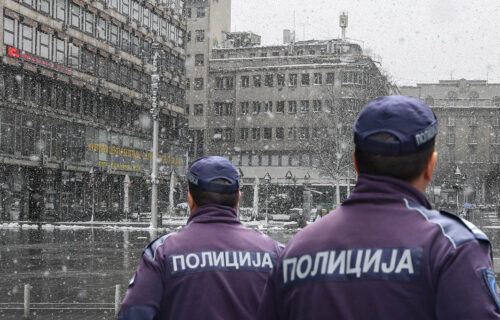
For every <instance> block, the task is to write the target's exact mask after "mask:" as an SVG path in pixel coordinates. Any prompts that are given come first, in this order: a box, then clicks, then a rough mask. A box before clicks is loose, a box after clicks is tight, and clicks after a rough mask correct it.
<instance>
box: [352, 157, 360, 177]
mask: <svg viewBox="0 0 500 320" xmlns="http://www.w3.org/2000/svg"><path fill="white" fill-rule="evenodd" d="M352 162H353V163H354V170H356V174H357V175H358V176H359V169H358V162H357V161H356V153H355V152H353V153H352Z"/></svg>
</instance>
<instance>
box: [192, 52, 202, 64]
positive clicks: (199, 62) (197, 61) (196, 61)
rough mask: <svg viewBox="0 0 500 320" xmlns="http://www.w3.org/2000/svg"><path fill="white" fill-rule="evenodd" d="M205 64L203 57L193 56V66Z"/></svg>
mask: <svg viewBox="0 0 500 320" xmlns="http://www.w3.org/2000/svg"><path fill="white" fill-rule="evenodd" d="M204 64H205V55H204V54H202V53H200V54H196V55H195V56H194V65H195V66H202V65H204Z"/></svg>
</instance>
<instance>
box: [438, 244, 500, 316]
mask: <svg viewBox="0 0 500 320" xmlns="http://www.w3.org/2000/svg"><path fill="white" fill-rule="evenodd" d="M490 250H491V248H490V245H489V243H488V242H486V241H478V240H473V241H470V242H467V243H465V244H462V245H461V246H459V247H457V248H450V249H449V250H447V252H444V251H441V252H439V253H437V254H438V256H436V260H437V261H439V262H438V265H437V266H436V267H437V268H436V272H437V274H436V279H437V284H436V315H437V319H439V320H452V319H453V320H460V319H463V320H465V319H484V320H488V319H500V313H499V312H500V310H499V307H500V306H499V305H498V303H497V301H498V300H497V299H498V295H497V293H496V283H494V282H495V281H494V277H492V279H493V280H492V279H490V284H488V279H487V274H490V275H492V274H493V271H492V262H491V259H490ZM491 282H493V283H491ZM494 287H495V288H494ZM492 288H494V289H492ZM495 295H496V296H497V297H496V299H495V297H494V296H495Z"/></svg>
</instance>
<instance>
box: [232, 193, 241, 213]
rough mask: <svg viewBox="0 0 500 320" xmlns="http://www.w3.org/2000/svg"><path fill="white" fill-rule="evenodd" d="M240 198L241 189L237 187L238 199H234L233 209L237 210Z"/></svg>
mask: <svg viewBox="0 0 500 320" xmlns="http://www.w3.org/2000/svg"><path fill="white" fill-rule="evenodd" d="M240 199H241V190H240V189H238V201H236V205H235V206H234V208H233V209H234V210H238V204H239V203H240Z"/></svg>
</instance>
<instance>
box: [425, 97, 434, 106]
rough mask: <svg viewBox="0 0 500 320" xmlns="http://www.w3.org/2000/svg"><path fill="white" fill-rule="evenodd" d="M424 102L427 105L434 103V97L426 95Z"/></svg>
mask: <svg viewBox="0 0 500 320" xmlns="http://www.w3.org/2000/svg"><path fill="white" fill-rule="evenodd" d="M425 104H426V105H428V106H433V105H434V98H433V97H431V96H427V98H425Z"/></svg>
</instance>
